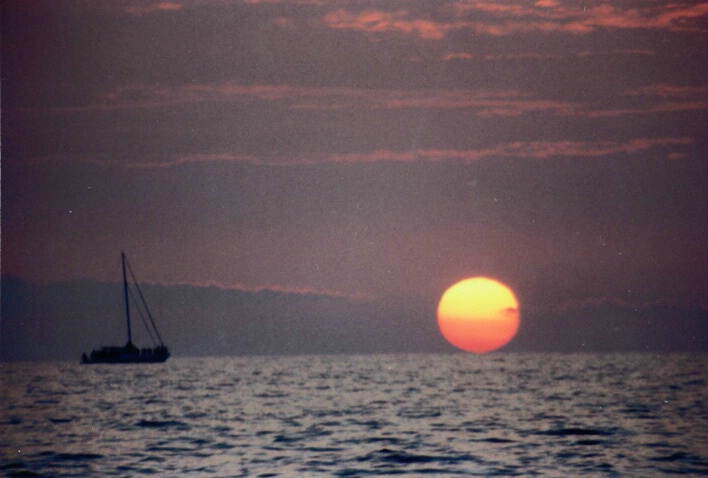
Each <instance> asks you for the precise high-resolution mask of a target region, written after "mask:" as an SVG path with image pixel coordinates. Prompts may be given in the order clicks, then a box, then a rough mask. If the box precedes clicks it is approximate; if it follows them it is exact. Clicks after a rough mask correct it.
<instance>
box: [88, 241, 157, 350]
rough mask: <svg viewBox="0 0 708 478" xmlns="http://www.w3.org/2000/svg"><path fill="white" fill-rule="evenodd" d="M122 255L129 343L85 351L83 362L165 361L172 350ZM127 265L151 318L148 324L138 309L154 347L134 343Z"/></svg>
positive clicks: (122, 253) (121, 254) (123, 254)
mask: <svg viewBox="0 0 708 478" xmlns="http://www.w3.org/2000/svg"><path fill="white" fill-rule="evenodd" d="M120 257H121V262H122V264H123V294H124V295H125V320H126V323H127V325H128V343H127V344H125V345H124V346H123V347H120V346H108V347H101V348H99V349H97V350H93V351H91V353H90V354H88V355H87V354H86V353H85V352H84V353H83V354H82V355H81V363H82V364H95V363H108V364H114V363H159V362H164V361H165V360H167V359H168V358H170V351H169V350H168V349H167V347H166V346H165V345H164V344H163V343H162V338H161V337H160V332H158V330H157V326H156V325H155V322H154V321H153V320H152V315H151V314H150V310H149V309H148V307H147V303H146V302H145V298H144V297H143V293H142V292H141V291H140V287H138V283H137V281H136V280H135V276H134V275H133V271H132V270H131V269H130V264H128V262H127V259H126V258H125V253H124V252H121V253H120ZM126 266H127V269H128V271H130V276H131V278H132V279H133V284H134V286H135V290H137V292H138V296H139V298H140V303H142V306H143V309H145V312H146V313H147V317H148V319H149V323H150V325H148V321H146V320H145V316H144V315H143V314H142V311H141V310H140V309H138V312H140V314H141V317H142V319H143V324H145V329H146V330H147V332H148V335H149V336H150V338H151V339H152V341H153V347H152V348H138V347H136V346H135V345H133V334H132V330H131V327H130V296H131V291H130V289H129V287H128V280H127V275H126ZM136 302H137V301H136ZM153 333H154V334H153ZM155 337H157V340H155Z"/></svg>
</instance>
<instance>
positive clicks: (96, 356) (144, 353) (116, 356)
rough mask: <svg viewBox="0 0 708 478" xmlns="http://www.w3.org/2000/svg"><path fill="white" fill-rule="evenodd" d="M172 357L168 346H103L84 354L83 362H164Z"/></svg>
mask: <svg viewBox="0 0 708 478" xmlns="http://www.w3.org/2000/svg"><path fill="white" fill-rule="evenodd" d="M168 358H170V352H169V350H167V347H156V348H151V349H138V348H136V347H130V346H125V347H101V348H100V349H98V350H94V351H93V352H91V354H90V355H86V354H83V356H82V357H81V363H82V364H99V363H109V364H120V363H162V362H164V361H166V360H167V359H168Z"/></svg>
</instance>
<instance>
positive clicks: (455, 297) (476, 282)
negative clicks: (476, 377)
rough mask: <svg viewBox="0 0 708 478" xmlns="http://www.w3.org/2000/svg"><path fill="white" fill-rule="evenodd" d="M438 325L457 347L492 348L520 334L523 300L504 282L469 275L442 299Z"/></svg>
mask: <svg viewBox="0 0 708 478" xmlns="http://www.w3.org/2000/svg"><path fill="white" fill-rule="evenodd" d="M438 326H439V327H440V332H442V334H443V336H444V337H445V338H446V339H447V341H448V342H450V343H451V344H452V345H454V346H455V347H458V348H460V349H462V350H466V351H467V352H475V353H485V352H491V351H492V350H496V349H498V348H500V347H503V346H504V345H506V344H507V343H508V342H509V341H510V340H511V339H512V338H514V335H516V331H517V330H518V329H519V303H518V301H517V300H516V297H515V296H514V293H513V292H512V291H511V289H509V288H508V287H507V286H505V285H504V284H502V283H501V282H497V281H495V280H492V279H488V278H486V277H473V278H471V279H465V280H463V281H461V282H458V283H457V284H455V285H453V286H452V287H450V288H449V289H448V290H446V291H445V293H444V294H443V296H442V298H441V299H440V304H439V305H438Z"/></svg>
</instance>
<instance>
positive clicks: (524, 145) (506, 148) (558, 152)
mask: <svg viewBox="0 0 708 478" xmlns="http://www.w3.org/2000/svg"><path fill="white" fill-rule="evenodd" d="M693 143H694V139H693V138H688V137H679V138H671V137H667V138H639V139H634V140H631V141H626V142H619V141H594V142H591V141H515V142H511V143H505V144H500V145H497V146H494V147H491V148H483V149H476V150H456V149H421V150H416V151H390V150H375V151H370V152H363V153H317V152H311V153H307V154H306V155H301V156H298V157H290V156H288V157H284V156H281V157H276V156H271V157H256V156H246V155H239V154H230V153H222V154H211V155H209V154H193V155H181V156H178V157H174V158H172V159H166V158H164V157H160V158H159V159H156V160H155V161H141V162H140V163H130V164H128V165H127V166H128V167H133V168H159V167H173V166H177V165H180V164H187V163H192V162H220V161H226V162H244V163H248V164H253V165H256V166H267V167H284V166H294V165H312V164H326V163H375V162H411V161H420V160H424V161H450V160H458V161H467V162H471V161H479V160H483V159H487V158H526V159H548V158H554V157H562V158H573V157H607V156H612V155H617V154H624V155H630V156H632V155H637V154H639V153H643V152H646V151H650V150H653V149H667V150H668V151H667V153H666V154H667V157H670V158H672V159H680V158H682V157H685V155H683V154H682V152H681V151H675V150H674V149H675V148H680V147H683V146H687V145H690V144H693Z"/></svg>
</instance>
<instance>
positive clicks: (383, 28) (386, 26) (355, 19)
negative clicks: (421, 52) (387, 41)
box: [324, 8, 456, 40]
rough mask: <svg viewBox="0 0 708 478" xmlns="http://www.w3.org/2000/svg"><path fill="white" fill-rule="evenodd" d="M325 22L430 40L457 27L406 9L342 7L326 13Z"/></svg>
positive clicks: (361, 29)
mask: <svg viewBox="0 0 708 478" xmlns="http://www.w3.org/2000/svg"><path fill="white" fill-rule="evenodd" d="M324 23H325V25H327V26H328V27H329V28H333V29H337V30H354V31H359V32H365V33H386V32H398V33H403V34H407V35H416V36H418V37H420V38H424V39H428V40H442V39H443V38H444V37H445V34H446V33H447V32H448V31H450V30H451V29H454V28H456V27H455V26H454V25H445V24H441V23H438V22H434V21H431V20H427V19H422V18H415V17H412V16H411V15H410V13H409V12H408V11H406V10H398V11H396V12H385V11H381V10H364V11H361V12H352V11H348V10H346V9H343V8H340V9H337V10H334V11H333V12H330V13H328V14H326V15H325V17H324Z"/></svg>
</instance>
